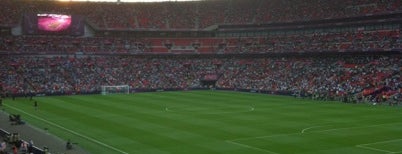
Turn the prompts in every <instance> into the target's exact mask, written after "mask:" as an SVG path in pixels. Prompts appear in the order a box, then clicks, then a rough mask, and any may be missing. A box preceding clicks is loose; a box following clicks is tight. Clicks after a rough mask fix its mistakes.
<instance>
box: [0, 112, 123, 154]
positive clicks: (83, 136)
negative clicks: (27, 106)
mask: <svg viewBox="0 0 402 154" xmlns="http://www.w3.org/2000/svg"><path fill="white" fill-rule="evenodd" d="M5 106H7V107H9V108H12V109H14V110H17V111H19V112H22V113H24V114H26V115H28V116H30V117H33V118H35V119H38V120H41V121H43V122H46V123H48V124H50V125H53V126H55V127H58V128H60V129H63V130H65V131H67V132H70V133H72V134H74V135H77V136H79V137H82V138H84V139H87V140H89V141H92V142H94V143H97V144H99V145H102V146H104V147H107V148H109V149H111V150H114V151H116V152H119V153H122V154H128V153H127V152H124V151H122V150H120V149H117V148H115V147H112V146H110V145H107V144H105V143H103V142H100V141H98V140H96V139H93V138H91V137H88V136H85V135H82V134H80V133H77V132H75V131H73V130H70V129H68V128H65V127H63V126H60V125H58V124H56V123H53V122H51V121H48V120H46V119H43V118H41V117H38V116H35V115H32V114H30V113H27V112H25V111H23V110H21V109H18V108H15V107H12V106H9V105H7V104H6V105H5Z"/></svg>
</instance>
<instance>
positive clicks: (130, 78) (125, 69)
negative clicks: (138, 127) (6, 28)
mask: <svg viewBox="0 0 402 154" xmlns="http://www.w3.org/2000/svg"><path fill="white" fill-rule="evenodd" d="M1 63H2V65H1V66H2V68H1V70H2V71H1V72H2V73H1V74H0V77H1V79H2V88H3V89H4V90H5V91H7V92H8V93H10V94H27V93H40V94H43V93H46V94H85V93H98V92H100V90H101V86H103V85H127V84H128V85H129V86H130V87H131V89H189V88H201V87H204V84H203V82H202V80H203V79H204V77H206V76H211V75H212V76H215V75H216V76H217V81H216V87H218V88H224V89H226V88H227V89H249V90H256V91H268V92H272V93H278V94H282V93H287V94H290V93H292V94H298V95H302V96H309V97H314V98H317V99H318V98H319V99H340V98H342V99H344V97H346V96H347V98H348V99H351V100H352V99H353V100H355V101H357V100H359V101H376V102H382V99H384V98H383V97H387V98H390V97H391V98H392V97H393V96H398V94H399V95H400V94H401V90H402V83H401V82H402V77H401V73H400V72H401V68H402V66H401V64H402V59H401V57H400V55H396V56H395V55H393V56H359V57H340V58H335V57H334V58H331V57H319V58H307V57H304V58H253V59H251V58H199V59H194V58H186V57H184V58H180V59H176V58H167V57H165V58H152V57H145V58H136V57H131V56H91V57H86V56H84V57H71V56H55V57H52V56H33V57H20V56H14V57H13V56H11V57H4V60H2V62H1ZM204 88H205V87H204ZM352 96H353V98H350V97H352Z"/></svg>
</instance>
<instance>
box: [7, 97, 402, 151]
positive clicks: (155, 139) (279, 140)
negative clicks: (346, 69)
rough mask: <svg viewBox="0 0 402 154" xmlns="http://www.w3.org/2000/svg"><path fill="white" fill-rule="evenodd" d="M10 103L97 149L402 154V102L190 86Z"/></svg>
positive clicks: (14, 108)
mask: <svg viewBox="0 0 402 154" xmlns="http://www.w3.org/2000/svg"><path fill="white" fill-rule="evenodd" d="M34 99H35V100H37V101H38V104H39V108H38V110H35V108H34V107H33V102H32V101H29V100H28V99H23V98H17V100H16V101H12V100H9V99H8V100H5V103H4V104H5V108H6V111H8V112H10V113H18V114H21V115H22V117H23V119H24V120H26V121H27V122H28V123H30V124H32V125H35V126H37V127H38V128H46V129H48V131H49V132H50V133H53V134H55V135H57V136H59V137H61V138H63V139H71V140H72V141H73V142H77V143H78V144H79V145H80V146H82V147H83V148H84V149H86V150H88V151H89V152H91V153H94V154H95V153H96V154H102V153H105V154H106V153H107V154H109V153H116V154H124V153H130V154H131V153H141V154H144V153H147V154H148V153H152V154H153V153H155V154H166V153H175V154H176V153H183V154H184V153H185V154H188V153H192V154H197V153H200V154H206V153H208V154H210V153H230V154H237V153H238V154H244V153H248V154H254V153H255V154H257V153H258V154H259V153H261V154H267V153H272V154H275V153H280V154H282V153H299V154H303V153H332V154H339V153H361V154H371V153H372V154H384V153H402V146H401V144H402V131H401V130H402V118H401V116H402V113H401V109H400V107H389V106H372V105H366V104H357V105H356V104H343V103H339V102H320V101H311V100H305V99H296V98H292V97H285V96H272V95H263V94H251V93H239V92H227V91H186V92H155V93H138V94H130V95H106V96H102V95H89V96H55V97H35V98H34Z"/></svg>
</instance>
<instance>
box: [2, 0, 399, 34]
mask: <svg viewBox="0 0 402 154" xmlns="http://www.w3.org/2000/svg"><path fill="white" fill-rule="evenodd" d="M401 10H402V7H401V2H400V1H399V0H374V1H373V0H359V1H356V0H346V1H342V3H339V2H337V1H322V0H306V1H297V0H288V1H282V0H248V1H244V0H219V1H201V2H164V3H124V4H120V5H119V4H117V3H88V2H69V3H59V2H49V1H40V2H38V1H30V0H23V1H18V3H17V2H15V1H12V0H3V1H2V5H1V6H0V25H15V24H17V23H18V21H19V20H20V17H21V13H23V12H24V13H26V12H30V13H42V12H55V13H69V14H81V15H84V16H86V17H87V19H88V21H89V22H90V23H91V24H93V25H95V27H97V28H102V29H105V28H106V29H172V30H174V29H203V28H206V27H209V26H211V25H215V24H260V23H271V22H292V21H310V20H321V19H328V18H345V17H355V16H363V15H372V14H386V13H390V12H395V11H401Z"/></svg>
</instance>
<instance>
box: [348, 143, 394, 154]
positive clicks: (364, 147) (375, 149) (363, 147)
mask: <svg viewBox="0 0 402 154" xmlns="http://www.w3.org/2000/svg"><path fill="white" fill-rule="evenodd" d="M356 147H358V148H362V149H369V150H373V151H380V152H385V153H395V152H393V151H388V150H383V149H377V148H372V147H366V146H363V145H356Z"/></svg>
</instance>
